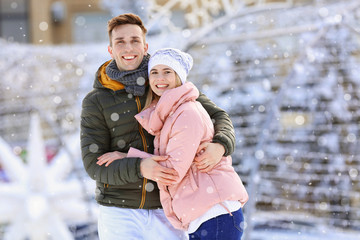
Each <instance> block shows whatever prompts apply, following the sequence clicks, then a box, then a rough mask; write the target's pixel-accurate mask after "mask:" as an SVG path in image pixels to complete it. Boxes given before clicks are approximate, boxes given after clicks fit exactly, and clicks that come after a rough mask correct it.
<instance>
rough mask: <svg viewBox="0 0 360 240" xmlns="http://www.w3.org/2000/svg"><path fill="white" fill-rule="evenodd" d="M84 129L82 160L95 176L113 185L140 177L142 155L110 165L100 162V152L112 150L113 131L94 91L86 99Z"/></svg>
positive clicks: (88, 171) (83, 103) (82, 118)
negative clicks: (111, 135)
mask: <svg viewBox="0 0 360 240" xmlns="http://www.w3.org/2000/svg"><path fill="white" fill-rule="evenodd" d="M80 130H81V132H80V139H81V154H82V160H83V164H84V168H85V170H86V172H87V173H88V175H89V176H90V177H91V178H92V179H94V180H96V181H98V182H101V183H105V184H110V185H124V184H127V183H132V182H137V181H139V180H140V178H141V174H140V160H141V159H140V158H123V159H121V160H117V161H114V162H112V163H111V164H110V165H109V166H108V167H105V166H104V165H102V166H99V165H97V164H96V162H97V158H98V157H99V156H101V155H103V154H104V153H107V152H109V151H110V134H109V129H108V127H107V125H106V121H105V119H104V115H103V113H102V110H101V108H100V105H99V104H98V102H97V101H96V97H94V95H88V96H87V97H85V98H84V100H83V102H82V111H81V123H80Z"/></svg>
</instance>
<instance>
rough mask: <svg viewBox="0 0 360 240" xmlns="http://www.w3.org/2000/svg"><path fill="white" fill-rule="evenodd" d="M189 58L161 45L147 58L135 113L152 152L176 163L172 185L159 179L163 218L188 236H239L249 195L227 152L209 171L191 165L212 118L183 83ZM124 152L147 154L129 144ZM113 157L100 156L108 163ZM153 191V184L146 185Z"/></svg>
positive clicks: (209, 136) (210, 132)
mask: <svg viewBox="0 0 360 240" xmlns="http://www.w3.org/2000/svg"><path fill="white" fill-rule="evenodd" d="M192 64H193V59H192V57H191V56H190V55H189V54H187V53H184V52H181V51H180V50H177V49H173V48H166V49H160V50H158V51H156V52H155V53H154V55H153V56H152V57H151V58H150V61H149V67H148V71H149V82H150V87H151V90H152V91H149V95H148V99H147V103H146V105H145V107H144V110H143V111H142V112H140V113H139V114H137V115H136V116H135V118H136V119H137V120H138V122H139V123H140V124H141V125H142V126H143V127H144V128H145V129H146V130H147V131H148V132H149V133H150V134H152V135H154V136H155V139H154V147H155V152H154V154H155V155H159V156H161V155H162V156H169V158H168V159H167V160H166V161H162V162H161V164H162V165H164V166H166V167H170V168H174V169H175V170H176V171H177V173H178V175H179V180H178V181H177V183H176V184H174V185H163V184H160V183H158V186H159V189H160V200H161V204H162V206H163V209H164V212H165V215H166V217H167V218H168V219H169V221H170V223H171V224H172V225H173V226H174V227H175V228H178V229H183V230H186V231H188V233H189V237H190V239H209V238H211V239H214V238H215V239H240V238H241V236H242V231H243V229H242V224H243V223H242V222H243V214H242V210H241V208H242V207H243V205H244V204H245V203H246V201H247V200H248V194H247V192H246V190H245V188H244V186H243V184H242V182H241V180H240V178H239V176H238V174H237V173H236V172H235V171H234V169H233V167H232V166H231V162H232V160H231V157H230V156H227V157H223V158H222V160H221V161H220V162H219V163H218V164H217V165H216V166H215V167H214V168H213V169H212V170H211V171H210V172H207V173H204V172H201V171H199V170H198V168H197V167H196V166H195V163H194V158H195V155H196V152H197V149H198V146H199V145H200V144H202V143H204V142H210V141H211V139H212V137H213V135H214V127H213V123H212V121H211V119H210V117H209V115H208V114H207V112H206V111H205V109H204V108H203V107H202V106H201V104H200V103H198V102H196V101H195V100H196V98H197V97H198V96H199V91H198V90H197V88H196V87H195V86H194V85H193V84H192V83H190V82H186V78H187V75H188V73H189V71H190V69H191V67H192ZM127 157H142V158H146V157H149V154H148V153H145V152H141V151H139V150H137V149H134V148H130V150H129V152H128V154H127ZM115 159H118V156H117V157H114V158H113V159H109V158H107V160H106V161H99V164H104V163H105V164H110V163H111V162H112V161H114V160H115ZM150 190H151V189H150Z"/></svg>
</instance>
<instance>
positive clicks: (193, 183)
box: [189, 164, 199, 191]
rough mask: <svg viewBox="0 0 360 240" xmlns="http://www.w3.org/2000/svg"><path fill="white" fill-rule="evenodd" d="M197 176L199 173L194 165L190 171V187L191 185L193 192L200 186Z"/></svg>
mask: <svg viewBox="0 0 360 240" xmlns="http://www.w3.org/2000/svg"><path fill="white" fill-rule="evenodd" d="M194 168H195V169H194ZM197 174H198V173H197V169H196V166H195V165H194V164H193V165H191V167H190V169H189V181H190V185H191V188H192V189H193V191H196V190H197V189H198V188H199V186H198V184H197V182H196V176H197Z"/></svg>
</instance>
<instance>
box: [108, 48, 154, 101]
mask: <svg viewBox="0 0 360 240" xmlns="http://www.w3.org/2000/svg"><path fill="white" fill-rule="evenodd" d="M149 59H150V55H149V54H147V55H146V56H144V59H143V60H142V62H141V63H140V66H139V67H138V68H137V69H135V70H130V71H120V70H119V68H118V67H117V65H116V61H115V60H112V61H111V62H110V63H109V65H108V66H107V67H106V74H107V75H108V76H109V77H110V78H111V79H112V80H115V81H118V82H120V83H122V84H124V86H125V90H126V92H127V93H131V94H133V95H135V96H143V95H144V94H145V88H146V85H145V83H146V81H147V80H148V71H147V68H148V63H149Z"/></svg>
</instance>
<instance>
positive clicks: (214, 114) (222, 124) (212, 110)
mask: <svg viewBox="0 0 360 240" xmlns="http://www.w3.org/2000/svg"><path fill="white" fill-rule="evenodd" d="M197 101H199V102H200V103H201V105H202V106H203V107H204V108H205V110H206V111H207V112H208V114H209V115H210V118H211V119H212V121H213V123H214V129H215V135H214V137H213V142H214V143H220V144H221V145H223V146H224V148H225V153H224V156H228V155H231V154H232V153H233V152H234V149H235V131H234V126H233V124H232V122H231V119H230V117H229V115H228V114H227V112H226V111H225V110H223V109H221V108H219V107H218V106H216V105H215V103H213V102H212V101H211V100H210V99H209V98H208V97H207V96H206V95H205V94H203V93H200V96H199V98H198V99H197Z"/></svg>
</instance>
